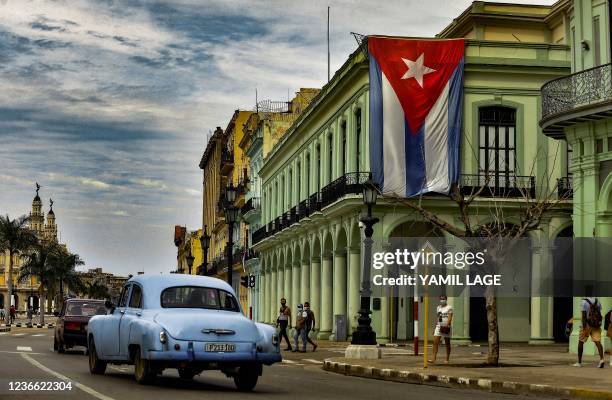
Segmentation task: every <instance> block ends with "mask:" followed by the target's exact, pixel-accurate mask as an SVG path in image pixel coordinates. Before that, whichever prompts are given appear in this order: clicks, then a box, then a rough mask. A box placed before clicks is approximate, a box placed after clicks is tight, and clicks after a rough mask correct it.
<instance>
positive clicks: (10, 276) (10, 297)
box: [5, 250, 17, 325]
mask: <svg viewBox="0 0 612 400" xmlns="http://www.w3.org/2000/svg"><path fill="white" fill-rule="evenodd" d="M6 287H7V289H8V300H7V303H6V304H7V305H6V306H5V308H6V315H5V317H6V324H7V325H8V324H10V323H11V312H10V310H11V301H12V300H13V252H12V251H10V250H9V269H8V282H7V283H6ZM15 308H17V307H15Z"/></svg>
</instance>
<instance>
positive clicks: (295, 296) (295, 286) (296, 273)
mask: <svg viewBox="0 0 612 400" xmlns="http://www.w3.org/2000/svg"><path fill="white" fill-rule="evenodd" d="M301 277H302V272H301V271H300V263H299V261H298V262H296V263H295V264H293V272H292V273H291V299H292V302H293V304H294V306H293V307H295V308H296V311H297V305H298V304H304V299H303V298H302V297H301V296H300V279H301ZM294 320H295V318H294Z"/></svg>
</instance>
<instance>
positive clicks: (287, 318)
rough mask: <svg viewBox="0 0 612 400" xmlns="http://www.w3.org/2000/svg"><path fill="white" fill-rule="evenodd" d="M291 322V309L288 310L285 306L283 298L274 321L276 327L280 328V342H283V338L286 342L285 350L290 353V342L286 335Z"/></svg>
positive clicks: (285, 301)
mask: <svg viewBox="0 0 612 400" xmlns="http://www.w3.org/2000/svg"><path fill="white" fill-rule="evenodd" d="M290 322H291V308H289V306H287V300H286V299H285V298H282V299H281V307H280V310H279V312H278V318H277V319H276V326H277V327H280V332H279V336H280V341H281V342H282V341H283V338H285V341H286V342H287V348H286V349H285V350H288V351H291V350H292V348H291V341H290V340H289V336H288V335H287V327H289V328H291V326H290V325H289V323H290Z"/></svg>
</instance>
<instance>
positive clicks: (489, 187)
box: [459, 173, 535, 198]
mask: <svg viewBox="0 0 612 400" xmlns="http://www.w3.org/2000/svg"><path fill="white" fill-rule="evenodd" d="M459 184H460V187H461V193H463V194H464V195H470V194H473V193H477V192H478V191H480V194H479V196H481V197H531V198H533V197H535V177H533V176H520V175H510V174H489V175H487V174H484V173H481V174H461V180H460V182H459ZM480 189H482V190H480Z"/></svg>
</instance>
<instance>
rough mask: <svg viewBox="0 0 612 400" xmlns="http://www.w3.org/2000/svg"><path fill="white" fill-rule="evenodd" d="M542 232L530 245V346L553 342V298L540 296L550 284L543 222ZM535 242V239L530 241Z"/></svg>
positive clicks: (549, 258)
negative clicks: (536, 241)
mask: <svg viewBox="0 0 612 400" xmlns="http://www.w3.org/2000/svg"><path fill="white" fill-rule="evenodd" d="M542 226H543V227H545V229H544V232H540V233H539V235H538V236H539V243H537V244H535V243H534V245H532V247H531V249H532V256H531V279H532V281H531V285H532V290H533V291H534V292H533V293H532V296H531V333H530V338H529V343H530V344H552V343H554V342H555V339H554V336H553V331H552V328H553V326H552V318H553V298H552V297H550V296H542V294H543V293H544V292H548V293H550V291H548V290H546V287H545V286H544V285H547V284H550V279H548V278H549V277H551V275H552V269H551V268H552V265H551V257H550V254H549V245H548V229H546V228H547V227H548V224H547V222H546V221H543V223H542ZM532 240H533V241H535V240H536V239H532Z"/></svg>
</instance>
